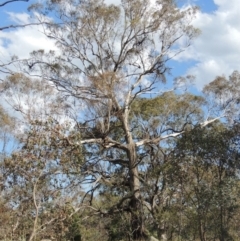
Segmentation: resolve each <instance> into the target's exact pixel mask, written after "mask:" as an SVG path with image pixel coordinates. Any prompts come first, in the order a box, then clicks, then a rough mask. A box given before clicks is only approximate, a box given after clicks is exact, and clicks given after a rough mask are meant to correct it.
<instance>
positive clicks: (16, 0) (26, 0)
mask: <svg viewBox="0 0 240 241" xmlns="http://www.w3.org/2000/svg"><path fill="white" fill-rule="evenodd" d="M28 1H29V0H9V1H6V2H4V3H1V4H0V7H3V6H5V5H7V4H9V3H12V2H28Z"/></svg>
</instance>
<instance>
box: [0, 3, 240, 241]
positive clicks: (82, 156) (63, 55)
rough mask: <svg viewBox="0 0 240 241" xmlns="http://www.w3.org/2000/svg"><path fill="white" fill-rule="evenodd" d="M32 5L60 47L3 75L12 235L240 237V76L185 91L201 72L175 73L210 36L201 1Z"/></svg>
mask: <svg viewBox="0 0 240 241" xmlns="http://www.w3.org/2000/svg"><path fill="white" fill-rule="evenodd" d="M0 6H1V5H0ZM30 10H31V11H33V12H34V14H35V15H36V16H37V18H38V22H37V24H38V25H40V26H42V31H43V34H45V35H46V36H47V37H48V38H50V39H52V40H54V41H55V44H56V47H57V50H56V51H53V50H51V51H49V52H46V51H45V50H43V49H40V50H36V51H33V52H32V53H30V55H29V58H27V59H24V60H20V59H17V58H16V59H14V62H15V61H16V62H17V63H18V66H19V69H18V70H17V71H14V72H11V73H10V74H9V75H7V76H5V77H4V79H3V80H2V81H1V95H2V98H3V99H4V105H3V106H2V107H1V108H0V118H1V122H0V128H1V131H2V133H3V134H2V136H0V137H1V138H2V139H1V143H3V144H2V145H3V147H4V148H2V155H1V166H0V167H1V169H0V181H1V194H2V195H1V199H0V209H1V210H2V213H3V215H2V217H0V223H4V222H5V220H6V222H7V223H8V225H2V229H3V232H0V233H3V234H2V237H1V238H11V239H17V237H19V236H22V237H27V239H28V240H29V241H32V240H38V239H40V238H46V237H48V238H55V239H57V240H73V238H74V237H75V239H77V238H78V239H81V238H82V239H83V240H96V239H101V240H113V241H114V240H155V238H154V237H156V238H158V239H159V240H201V241H206V240H220V241H224V240H236V239H237V237H238V235H239V234H238V232H239V231H238V228H237V226H238V224H239V215H238V214H237V211H238V210H239V207H238V206H239V202H240V200H239V190H238V186H239V175H238V172H239V170H238V168H239V165H238V160H239V113H238V110H239V86H240V85H239V81H240V74H239V72H238V71H235V72H233V74H232V75H231V76H230V77H229V79H227V78H226V77H225V76H219V77H216V79H215V80H213V81H212V82H211V83H209V84H208V85H206V86H205V88H204V89H203V91H202V92H201V93H199V94H196V93H191V92H190V91H188V90H187V89H186V90H181V91H179V88H180V87H181V86H182V85H183V84H184V83H185V82H187V81H188V80H189V79H192V76H185V77H179V78H177V79H175V82H174V83H172V82H171V81H170V80H169V79H168V77H169V76H168V73H170V69H171V68H170V66H169V62H170V60H171V59H173V58H174V57H175V56H176V55H178V54H181V52H182V51H184V50H185V49H186V48H187V47H189V46H190V44H191V41H192V40H193V39H194V38H195V37H197V35H198V34H199V30H198V29H195V28H194V27H193V26H192V23H191V20H192V19H193V18H194V16H195V14H196V11H197V8H196V7H188V8H185V9H180V8H179V7H178V6H177V4H176V3H175V2H174V1H171V0H160V1H150V0H122V1H121V3H120V4H107V3H106V2H105V1H102V0H87V1H72V0H67V1H66V0H65V1H61V0H58V1H56V0H49V1H46V2H44V3H43V4H33V5H32V6H31V7H30ZM34 24H36V23H34ZM43 47H44V46H43ZM165 86H167V87H168V90H167V91H164V88H163V87H165ZM5 106H7V108H8V109H5V108H4V107H5ZM9 110H11V111H9ZM12 143H15V145H16V147H15V148H12V149H9V148H8V145H9V144H10V145H11V144H12ZM215 217H217V218H215ZM4 235H6V236H4ZM100 237H101V238H100Z"/></svg>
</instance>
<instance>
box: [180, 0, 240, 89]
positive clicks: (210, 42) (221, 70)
mask: <svg viewBox="0 0 240 241" xmlns="http://www.w3.org/2000/svg"><path fill="white" fill-rule="evenodd" d="M214 3H215V4H216V5H217V7H218V8H217V10H216V11H215V12H213V13H202V12H199V13H198V14H197V18H196V19H195V20H194V25H195V26H196V27H198V28H200V29H201V32H202V34H201V35H200V36H199V37H198V38H197V39H196V40H195V41H194V43H193V45H192V46H191V47H190V48H189V49H188V50H187V51H186V52H185V53H183V54H182V55H181V56H179V57H178V60H179V61H183V60H186V59H187V60H195V61H197V64H196V65H195V66H193V67H191V68H190V69H189V70H188V71H187V72H188V74H194V75H195V76H196V85H197V87H198V88H199V89H200V88H202V87H203V86H204V85H205V84H207V83H209V82H210V81H211V80H213V79H214V78H215V77H216V76H217V75H223V74H224V75H226V76H228V75H230V74H231V73H232V72H233V71H234V70H240V44H239V41H240V17H239V13H240V4H239V1H238V0H231V1H228V0H215V1H214Z"/></svg>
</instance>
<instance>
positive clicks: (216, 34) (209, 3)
mask: <svg viewBox="0 0 240 241" xmlns="http://www.w3.org/2000/svg"><path fill="white" fill-rule="evenodd" d="M107 1H108V2H111V0H107ZM179 1H180V2H181V4H185V5H186V4H191V3H193V4H195V5H198V6H199V7H200V11H199V12H198V13H197V15H196V18H195V19H194V21H193V24H194V26H196V27H198V28H199V29H200V30H201V34H200V36H199V37H198V38H197V39H195V40H194V41H193V43H192V45H191V46H190V47H189V48H188V49H187V50H186V51H185V52H183V53H182V54H181V55H179V56H177V57H176V58H175V60H174V61H171V62H170V63H169V65H170V67H171V68H172V76H173V77H177V76H180V75H187V74H191V75H194V76H195V78H196V80H195V87H196V88H197V89H199V90H200V89H202V88H203V86H204V85H205V84H207V83H209V82H210V81H212V80H214V78H215V77H216V76H221V75H225V76H227V77H228V76H229V75H230V74H231V73H232V72H233V71H234V70H238V71H240V17H239V14H240V4H239V0H230V1H229V0H179ZM3 2H5V1H4V0H0V4H1V3H3ZM30 3H31V0H30V1H29V3H26V2H13V3H11V4H8V5H6V6H4V7H1V8H0V27H2V26H5V25H7V24H9V23H10V22H12V23H28V22H29V21H30V20H29V16H28V12H27V7H28V6H29V4H30ZM37 49H46V50H50V49H56V48H55V46H54V43H53V42H51V40H49V39H48V38H46V37H45V36H44V35H43V34H42V33H41V32H40V31H39V30H37V28H34V27H27V28H19V29H12V30H10V31H0V60H1V61H6V60H7V59H9V58H10V57H9V56H11V55H17V56H19V58H26V57H28V54H29V52H31V51H33V50H37Z"/></svg>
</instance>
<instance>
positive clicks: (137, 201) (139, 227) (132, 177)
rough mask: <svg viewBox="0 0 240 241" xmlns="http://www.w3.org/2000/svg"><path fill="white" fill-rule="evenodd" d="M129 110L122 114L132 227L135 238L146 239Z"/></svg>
mask: <svg viewBox="0 0 240 241" xmlns="http://www.w3.org/2000/svg"><path fill="white" fill-rule="evenodd" d="M128 115H129V110H128V109H125V112H124V114H123V115H122V122H123V127H124V131H125V139H126V143H127V146H128V151H127V156H128V161H129V162H128V168H129V184H130V191H131V193H132V198H131V200H130V203H129V208H130V210H131V229H132V235H133V239H134V240H144V239H145V238H146V234H145V232H144V222H143V219H142V203H141V194H140V182H139V172H138V162H137V161H138V160H137V152H136V146H135V142H134V140H133V138H132V133H131V131H130V128H129V123H128Z"/></svg>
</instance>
